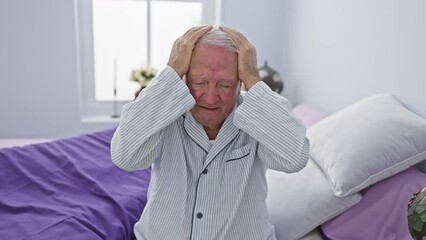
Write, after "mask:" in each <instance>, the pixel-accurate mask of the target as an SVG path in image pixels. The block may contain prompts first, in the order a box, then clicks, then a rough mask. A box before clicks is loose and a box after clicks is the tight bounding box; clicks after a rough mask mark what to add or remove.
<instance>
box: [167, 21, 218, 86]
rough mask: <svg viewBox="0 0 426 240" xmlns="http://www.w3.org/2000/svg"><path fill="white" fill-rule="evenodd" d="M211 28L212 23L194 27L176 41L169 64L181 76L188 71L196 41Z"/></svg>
mask: <svg viewBox="0 0 426 240" xmlns="http://www.w3.org/2000/svg"><path fill="white" fill-rule="evenodd" d="M211 28H212V26H211V25H207V26H199V27H193V28H191V29H189V30H188V31H187V32H186V33H185V34H184V35H183V36H182V37H180V38H178V39H176V41H175V42H174V44H173V47H172V52H171V53H170V58H169V61H168V62H167V65H169V66H170V67H172V68H173V69H174V70H175V71H176V72H177V74H178V75H179V76H180V78H183V76H184V75H185V74H186V73H187V72H188V69H189V63H190V62H191V57H192V50H194V47H195V43H196V42H197V41H198V39H200V37H201V36H203V35H204V34H205V33H206V32H208V31H209V30H210V29H211Z"/></svg>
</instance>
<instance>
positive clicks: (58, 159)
mask: <svg viewBox="0 0 426 240" xmlns="http://www.w3.org/2000/svg"><path fill="white" fill-rule="evenodd" d="M114 131H115V129H108V130H105V131H100V132H95V133H91V134H85V135H81V136H78V137H74V138H68V139H63V140H58V141H53V142H48V143H42V144H35V145H28V146H24V147H13V148H3V149H0V239H14V240H17V239H82V240H84V239H90V240H95V239H134V234H133V225H134V223H135V222H136V221H137V220H138V219H139V217H140V215H141V213H142V210H143V208H144V206H145V204H146V201H147V198H146V196H147V189H148V185H149V180H150V170H149V169H146V170H140V171H134V172H125V171H123V170H121V169H119V168H117V167H116V166H115V165H114V164H113V163H112V162H111V157H110V141H111V138H112V135H113V133H114Z"/></svg>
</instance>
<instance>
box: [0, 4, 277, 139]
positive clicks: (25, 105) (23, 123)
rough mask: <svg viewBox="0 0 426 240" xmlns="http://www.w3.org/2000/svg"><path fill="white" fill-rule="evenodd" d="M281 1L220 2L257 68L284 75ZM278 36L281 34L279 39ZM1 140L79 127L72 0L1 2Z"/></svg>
mask: <svg viewBox="0 0 426 240" xmlns="http://www.w3.org/2000/svg"><path fill="white" fill-rule="evenodd" d="M282 5H283V3H282V1H280V0H270V1H267V2H266V4H265V2H261V1H255V0H248V1H242V0H237V1H228V0H222V8H223V12H222V23H223V24H225V25H229V26H231V27H234V28H237V29H238V30H240V31H242V32H243V33H244V34H246V35H247V36H248V38H249V40H250V41H252V43H253V44H254V45H255V46H256V47H257V48H258V56H259V57H258V60H259V65H261V64H263V61H264V60H268V63H269V66H271V67H273V68H275V69H276V70H278V71H281V69H282V54H281V52H280V50H279V49H282V37H281V36H282V21H283V16H282V14H281V8H282ZM280 32H281V33H280ZM0 36H1V37H0V50H1V51H0V84H1V85H0V121H1V122H0V138H61V137H68V136H74V135H78V134H81V133H85V132H91V131H97V130H103V129H106V128H110V127H114V126H116V124H101V123H82V122H81V120H80V113H79V99H78V94H79V91H78V83H77V72H76V71H77V66H76V46H75V36H76V35H75V32H74V15H73V1H72V0H36V1H34V0H13V1H12V0H0Z"/></svg>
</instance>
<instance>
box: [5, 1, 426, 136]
mask: <svg viewBox="0 0 426 240" xmlns="http://www.w3.org/2000/svg"><path fill="white" fill-rule="evenodd" d="M72 2H73V1H71V0H37V1H34V0H14V1H12V0H0V138H7V137H11V138H16V137H34V138H59V137H67V136H73V135H77V134H80V133H85V132H90V131H96V130H103V129H106V128H109V127H113V126H116V124H95V123H82V122H81V121H80V114H79V106H78V104H79V100H78V83H77V81H76V79H77V73H76V69H77V67H76V46H75V32H74V18H73V17H74V16H73V4H72ZM424 12H426V1H423V0H405V1H401V0H373V1H369V0H345V1H339V0H321V1H308V0H285V1H281V0H266V1H257V0H232V1H230V0H222V17H221V21H222V24H224V25H228V26H231V27H234V28H236V29H238V30H240V31H241V32H242V33H244V34H245V35H246V36H247V37H248V39H249V40H250V41H251V42H252V43H253V44H254V45H255V46H256V48H257V52H258V62H259V65H261V64H263V61H264V60H268V63H269V65H270V66H271V67H273V68H275V69H276V70H277V71H279V72H280V73H281V75H282V76H283V78H284V80H285V83H286V89H285V91H284V95H285V96H286V97H288V98H289V99H290V100H291V101H292V103H293V105H296V104H297V103H300V102H307V103H312V104H314V105H316V106H318V107H320V108H322V109H323V110H325V111H327V112H334V111H336V110H338V109H340V108H342V107H344V106H346V105H347V104H349V103H351V102H353V101H355V100H357V99H359V98H361V97H364V96H368V95H370V94H372V93H375V92H382V91H388V92H392V93H394V94H395V95H396V96H397V97H400V98H401V100H402V101H403V102H404V103H406V104H407V105H408V106H409V107H410V108H412V109H413V110H414V111H416V112H418V113H420V114H421V115H422V116H424V117H426V94H424V93H423V91H424V90H425V89H426V72H425V71H426V70H425V69H426V68H425V66H426V44H424V43H425V42H426V26H425V24H426V14H424Z"/></svg>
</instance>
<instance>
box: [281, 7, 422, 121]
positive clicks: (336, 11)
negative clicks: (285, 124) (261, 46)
mask: <svg viewBox="0 0 426 240" xmlns="http://www.w3.org/2000/svg"><path fill="white" fill-rule="evenodd" d="M283 9H284V16H285V19H284V22H290V23H291V24H290V25H286V26H287V27H286V28H284V29H283V30H284V37H283V38H284V44H283V52H282V53H283V66H284V71H283V72H284V74H285V77H286V79H287V80H288V81H290V85H291V86H292V91H293V92H292V93H291V95H292V98H293V99H294V100H295V102H296V103H300V102H305V103H311V104H313V105H314V106H317V107H320V108H321V109H323V110H324V111H327V112H330V113H331V112H334V111H336V110H338V109H341V108H343V107H345V106H346V105H348V104H349V103H352V102H353V101H356V100H358V99H361V98H363V97H366V96H369V95H371V94H374V93H378V92H390V93H393V94H394V95H395V96H396V97H397V98H398V99H400V100H401V101H402V102H403V103H404V104H406V105H407V106H408V107H409V108H411V109H412V110H413V111H414V112H417V113H418V114H420V115H421V116H423V117H426V93H425V91H426V44H425V43H426V14H425V12H426V1H423V0H404V1H402V0H373V1H372V0H345V1H340V0H321V1H309V0H287V1H285V6H284V8H283Z"/></svg>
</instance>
